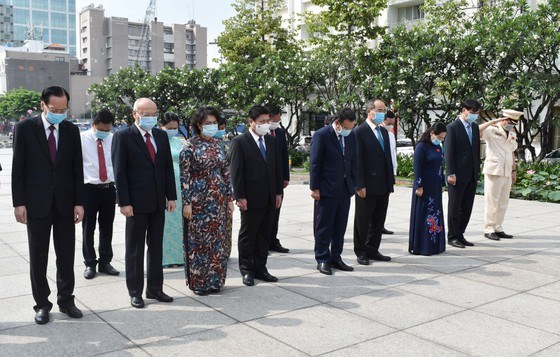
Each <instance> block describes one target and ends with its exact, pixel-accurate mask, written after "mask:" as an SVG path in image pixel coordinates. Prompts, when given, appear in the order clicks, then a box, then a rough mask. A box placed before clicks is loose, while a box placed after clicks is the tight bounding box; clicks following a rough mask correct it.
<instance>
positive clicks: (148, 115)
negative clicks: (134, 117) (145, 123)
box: [135, 110, 159, 117]
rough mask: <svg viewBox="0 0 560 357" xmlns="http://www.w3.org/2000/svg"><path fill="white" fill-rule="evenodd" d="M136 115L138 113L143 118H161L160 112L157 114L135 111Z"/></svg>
mask: <svg viewBox="0 0 560 357" xmlns="http://www.w3.org/2000/svg"><path fill="white" fill-rule="evenodd" d="M135 112H136V113H138V114H139V115H140V116H141V117H159V112H155V113H143V112H139V111H137V110H135Z"/></svg>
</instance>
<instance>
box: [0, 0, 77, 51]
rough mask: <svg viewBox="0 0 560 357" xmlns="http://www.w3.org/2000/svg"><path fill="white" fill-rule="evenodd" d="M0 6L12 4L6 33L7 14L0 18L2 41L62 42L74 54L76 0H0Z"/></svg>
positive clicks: (16, 45) (22, 42)
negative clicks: (8, 34) (9, 33)
mask: <svg viewBox="0 0 560 357" xmlns="http://www.w3.org/2000/svg"><path fill="white" fill-rule="evenodd" d="M0 6H2V7H4V8H6V7H10V6H11V19H12V21H11V25H8V26H11V29H10V31H11V34H12V36H11V37H10V38H8V37H7V36H5V34H6V33H7V32H8V31H7V30H6V23H7V22H8V21H7V18H8V16H7V15H4V16H3V17H2V20H1V22H0V25H1V27H2V30H3V31H4V33H2V36H1V38H0V40H1V41H2V43H3V44H7V45H11V46H15V47H18V46H23V44H24V41H25V40H26V39H36V40H41V41H43V42H44V43H56V44H60V45H63V46H64V47H65V48H66V49H67V50H68V52H69V53H70V54H71V55H75V54H76V0H0Z"/></svg>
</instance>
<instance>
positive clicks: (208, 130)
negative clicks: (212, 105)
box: [202, 124, 218, 138]
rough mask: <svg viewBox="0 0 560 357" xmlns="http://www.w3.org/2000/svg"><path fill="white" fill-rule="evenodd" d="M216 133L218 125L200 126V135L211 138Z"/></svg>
mask: <svg viewBox="0 0 560 357" xmlns="http://www.w3.org/2000/svg"><path fill="white" fill-rule="evenodd" d="M217 132H218V124H206V125H203V126H202V135H204V136H206V137H207V138H213V137H214V135H216V133H217Z"/></svg>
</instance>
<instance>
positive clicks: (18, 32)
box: [14, 25, 27, 41]
mask: <svg viewBox="0 0 560 357" xmlns="http://www.w3.org/2000/svg"><path fill="white" fill-rule="evenodd" d="M26 32H27V26H18V25H14V40H20V41H23V40H25V33H26Z"/></svg>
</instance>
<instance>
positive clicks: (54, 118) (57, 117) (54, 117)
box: [45, 112, 66, 125]
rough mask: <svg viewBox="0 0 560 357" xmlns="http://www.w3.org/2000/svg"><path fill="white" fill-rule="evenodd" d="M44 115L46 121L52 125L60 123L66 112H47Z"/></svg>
mask: <svg viewBox="0 0 560 357" xmlns="http://www.w3.org/2000/svg"><path fill="white" fill-rule="evenodd" d="M45 117H46V118H47V121H48V122H49V123H51V124H52V125H56V124H60V123H62V121H63V120H64V119H66V113H64V114H55V113H51V112H47V115H46V116H45Z"/></svg>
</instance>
